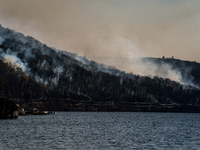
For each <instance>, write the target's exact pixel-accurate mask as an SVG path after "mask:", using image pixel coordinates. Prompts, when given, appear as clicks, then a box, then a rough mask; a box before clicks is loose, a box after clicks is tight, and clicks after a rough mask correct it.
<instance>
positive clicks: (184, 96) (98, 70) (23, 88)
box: [0, 26, 200, 112]
mask: <svg viewBox="0 0 200 150" xmlns="http://www.w3.org/2000/svg"><path fill="white" fill-rule="evenodd" d="M0 37H1V42H0V55H1V59H0V96H1V97H3V96H6V97H9V98H11V99H14V100H18V101H19V102H20V103H23V104H26V105H27V106H29V107H38V108H42V109H47V110H65V111H70V110H81V111H177V112H179V111H183V112H198V111H199V98H200V90H199V88H197V87H193V86H187V85H181V84H180V83H178V82H175V81H172V80H170V79H164V78H160V77H158V76H155V77H147V76H139V75H133V74H130V73H125V72H123V71H120V70H117V69H115V68H114V67H109V66H106V65H103V64H98V63H96V62H94V61H92V60H91V61H90V60H88V59H86V58H85V57H79V56H77V55H76V54H72V53H69V52H65V51H59V50H56V49H55V48H51V47H48V46H46V45H44V44H42V43H40V42H39V41H37V40H35V39H34V38H31V37H26V36H24V35H22V34H20V33H17V32H15V31H12V30H9V29H5V28H3V27H1V26H0ZM162 61H163V60H162ZM157 63H159V62H157ZM197 74H198V73H197ZM195 80H196V79H195ZM197 80H198V79H197Z"/></svg>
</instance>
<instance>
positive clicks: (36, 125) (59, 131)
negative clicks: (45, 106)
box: [0, 112, 200, 150]
mask: <svg viewBox="0 0 200 150" xmlns="http://www.w3.org/2000/svg"><path fill="white" fill-rule="evenodd" d="M0 135H1V136H0V149H2V150H6V149H12V150H14V149H16V150H17V149H18V150H22V149H25V150H26V149H32V150H33V149H44V150H45V149H46V150H48V149H67V150H74V149H75V150H76V149H77V150H89V149H91V150H97V149H101V150H105V149H106V150H112V149H113V150H130V149H158V150H160V149H180V150H182V149H185V150H189V149H200V114H187V113H182V114H181V113H180V114H179V113H135V112H127V113H126V112H124V113H121V112H119V113H118V112H117V113H116V112H64V113H61V112H60V113H57V114H56V115H48V116H19V118H18V119H17V120H0Z"/></svg>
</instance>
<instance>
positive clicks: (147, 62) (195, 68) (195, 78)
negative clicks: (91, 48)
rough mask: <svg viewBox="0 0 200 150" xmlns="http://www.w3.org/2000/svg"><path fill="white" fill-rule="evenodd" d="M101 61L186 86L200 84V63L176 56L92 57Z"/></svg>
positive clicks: (134, 72)
mask: <svg viewBox="0 0 200 150" xmlns="http://www.w3.org/2000/svg"><path fill="white" fill-rule="evenodd" d="M89 59H92V60H95V61H97V62H99V63H104V64H107V65H111V66H115V67H116V68H117V69H119V70H123V71H125V72H128V73H132V74H137V75H141V76H148V77H151V78H153V77H154V76H158V77H161V78H168V79H170V80H172V81H176V82H179V83H180V84H182V85H185V86H188V85H189V86H193V87H196V88H199V86H200V78H199V75H200V64H199V63H197V62H195V61H193V62H192V61H184V60H179V59H176V58H174V57H173V56H172V57H171V58H165V57H164V56H163V57H162V58H153V57H140V58H124V57H90V58H89Z"/></svg>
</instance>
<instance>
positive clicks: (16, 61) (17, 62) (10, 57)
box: [1, 54, 26, 71]
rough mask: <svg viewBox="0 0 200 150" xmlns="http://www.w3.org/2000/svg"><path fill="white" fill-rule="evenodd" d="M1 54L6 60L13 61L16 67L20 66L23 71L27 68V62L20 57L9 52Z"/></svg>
mask: <svg viewBox="0 0 200 150" xmlns="http://www.w3.org/2000/svg"><path fill="white" fill-rule="evenodd" d="M1 56H2V57H3V58H4V59H5V60H4V61H5V62H7V63H11V64H12V65H13V67H14V68H16V67H19V68H21V69H22V71H25V70H26V66H25V64H24V63H23V62H22V61H21V60H20V59H19V58H18V57H16V56H14V55H8V54H2V55H1Z"/></svg>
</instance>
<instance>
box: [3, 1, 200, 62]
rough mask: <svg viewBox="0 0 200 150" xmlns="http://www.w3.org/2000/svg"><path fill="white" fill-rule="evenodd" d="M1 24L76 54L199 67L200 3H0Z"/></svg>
mask: <svg viewBox="0 0 200 150" xmlns="http://www.w3.org/2000/svg"><path fill="white" fill-rule="evenodd" d="M0 24H2V26H4V27H8V28H11V29H14V30H17V31H19V32H22V33H24V34H25V35H30V36H33V37H34V38H36V39H38V40H40V41H41V42H43V43H45V44H47V45H48V46H52V47H55V48H57V49H61V50H66V51H69V52H75V53H78V54H79V55H85V56H93V55H94V56H96V57H104V56H112V57H118V56H122V57H129V58H132V57H140V56H149V57H162V56H163V55H164V56H165V57H171V56H174V57H175V58H179V59H184V60H192V61H193V60H195V61H198V62H200V1H199V0H0Z"/></svg>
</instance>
